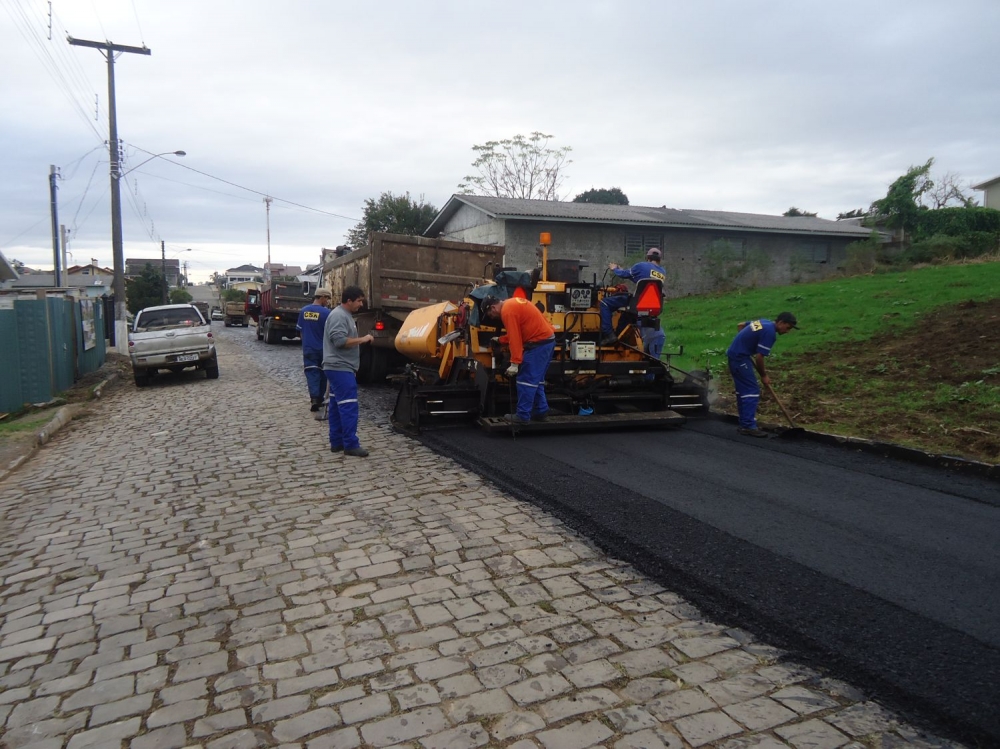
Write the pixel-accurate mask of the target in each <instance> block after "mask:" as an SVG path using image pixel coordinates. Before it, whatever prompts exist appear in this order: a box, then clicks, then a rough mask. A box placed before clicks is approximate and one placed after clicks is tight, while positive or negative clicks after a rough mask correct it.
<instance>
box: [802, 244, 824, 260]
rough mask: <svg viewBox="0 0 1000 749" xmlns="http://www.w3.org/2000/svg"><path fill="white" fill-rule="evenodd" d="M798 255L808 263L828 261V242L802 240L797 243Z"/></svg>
mask: <svg viewBox="0 0 1000 749" xmlns="http://www.w3.org/2000/svg"><path fill="white" fill-rule="evenodd" d="M798 254H799V257H801V258H802V259H803V260H805V261H806V262H809V263H819V264H824V263H829V262H830V243H829V242H803V243H802V244H801V245H799V249H798Z"/></svg>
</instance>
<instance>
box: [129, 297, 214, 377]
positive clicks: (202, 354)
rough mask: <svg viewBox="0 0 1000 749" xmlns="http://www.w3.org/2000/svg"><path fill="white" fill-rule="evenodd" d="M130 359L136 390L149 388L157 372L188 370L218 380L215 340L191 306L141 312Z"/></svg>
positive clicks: (156, 308) (183, 305)
mask: <svg viewBox="0 0 1000 749" xmlns="http://www.w3.org/2000/svg"><path fill="white" fill-rule="evenodd" d="M128 351H129V358H131V360H132V374H133V376H134V377H135V384H136V386H137V387H143V386H144V385H147V384H149V378H150V377H152V376H153V375H154V374H156V372H157V370H160V369H169V370H170V371H171V372H180V371H181V370H183V369H185V368H187V367H195V368H197V369H203V370H205V376H206V377H208V379H210V380H214V379H217V378H218V376H219V359H218V356H217V354H216V351H215V338H214V337H213V336H212V329H211V327H210V325H209V322H208V320H206V319H205V318H204V317H202V315H201V312H200V311H199V310H198V308H197V307H195V306H194V305H192V304H166V305H162V306H158V307H146V308H145V309H142V310H139V313H138V314H137V315H136V316H135V322H134V323H133V324H132V330H131V332H130V333H129V336H128Z"/></svg>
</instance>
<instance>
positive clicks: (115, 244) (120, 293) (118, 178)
mask: <svg viewBox="0 0 1000 749" xmlns="http://www.w3.org/2000/svg"><path fill="white" fill-rule="evenodd" d="M111 80H112V81H113V79H111ZM111 85H113V84H111ZM108 150H109V151H110V156H111V252H112V254H113V256H114V271H115V278H114V283H113V285H112V290H113V292H114V297H115V348H116V349H117V350H118V353H119V354H123V355H124V354H127V353H128V322H127V320H126V316H125V314H126V313H125V248H124V242H123V240H122V192H121V182H122V177H124V176H125V175H126V174H128V173H129V172H133V171H135V170H136V169H138V168H139V167H140V166H142V165H143V164H145V163H146V162H147V161H152V160H153V159H158V158H160V157H161V156H186V155H187V154H186V152H184V151H164V152H163V153H154V154H153V155H152V156H150V157H149V158H148V159H146V161H143V162H141V163H140V164H137V165H136V166H134V167H132V168H131V169H129V170H128V171H125V172H122V171H121V162H120V161H119V157H118V126H117V124H116V123H115V120H114V118H113V117H112V120H111V139H110V140H109V141H108Z"/></svg>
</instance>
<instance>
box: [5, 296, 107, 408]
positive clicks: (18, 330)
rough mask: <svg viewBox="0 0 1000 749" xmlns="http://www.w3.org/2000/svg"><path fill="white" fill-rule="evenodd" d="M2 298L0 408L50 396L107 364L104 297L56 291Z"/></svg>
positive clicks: (38, 401)
mask: <svg viewBox="0 0 1000 749" xmlns="http://www.w3.org/2000/svg"><path fill="white" fill-rule="evenodd" d="M3 302H4V304H3V306H2V307H0V411H3V412H11V411H18V410H20V409H21V408H22V407H23V406H24V404H26V403H44V402H46V401H48V400H51V399H52V398H53V397H54V396H56V395H58V394H59V393H61V392H62V391H64V390H67V389H69V388H70V387H71V386H72V385H73V383H74V382H75V381H76V380H78V379H79V378H81V377H83V375H85V374H88V373H89V372H93V371H95V370H97V369H100V367H101V366H102V365H103V364H104V359H105V348H106V347H105V343H104V338H105V325H104V322H105V312H104V305H103V304H102V303H101V300H99V299H83V300H78V299H71V298H67V297H62V296H51V297H46V298H40V299H14V300H6V299H5V300H3Z"/></svg>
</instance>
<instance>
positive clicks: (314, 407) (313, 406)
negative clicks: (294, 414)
mask: <svg viewBox="0 0 1000 749" xmlns="http://www.w3.org/2000/svg"><path fill="white" fill-rule="evenodd" d="M322 405H323V399H322V398H310V399H309V410H310V411H312V412H313V413H316V412H317V411H319V407H320V406H322Z"/></svg>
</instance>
